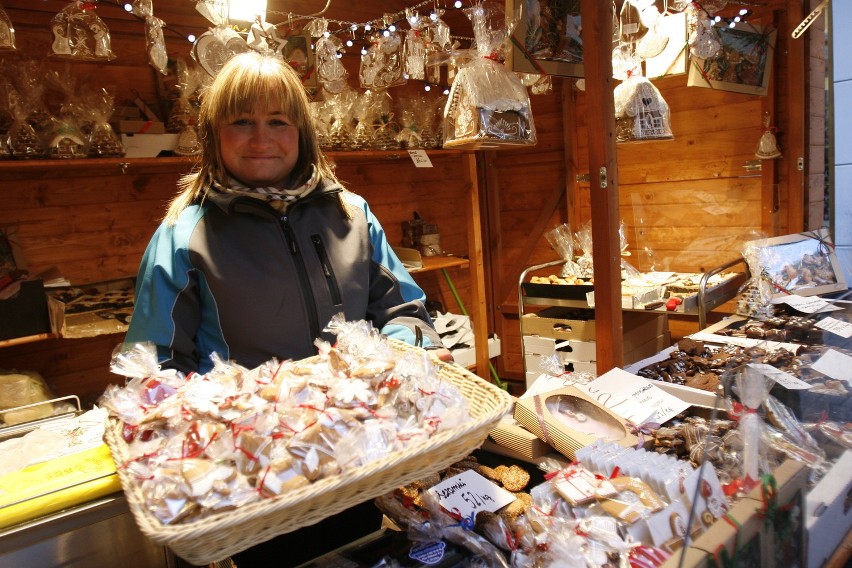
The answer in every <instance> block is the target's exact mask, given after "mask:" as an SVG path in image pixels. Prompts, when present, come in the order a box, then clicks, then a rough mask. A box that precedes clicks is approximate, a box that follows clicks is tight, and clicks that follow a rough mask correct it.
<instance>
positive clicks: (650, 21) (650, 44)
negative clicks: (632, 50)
mask: <svg viewBox="0 0 852 568" xmlns="http://www.w3.org/2000/svg"><path fill="white" fill-rule="evenodd" d="M667 16H668V12H667V11H666V10H665V8H664V9H663V13H662V14H661V13H660V11H659V10H658V9H657V7H656V6H655V5H653V4H651V5H650V6H648V7H646V8H644V9H643V10H642V12H640V14H639V18H640V19H641V21H642V23H643V25H645V26H646V27H647V28H648V33H646V34H645V35H644V36H643V37H642V39H640V40H639V41H637V42H636V55H638V56H639V57H640V58H641V59H650V58H652V57H656V56H658V55H659V54H661V53H662V52H663V50H664V49H665V48H666V46H667V45H668V43H669V36H668V35H667V34H666V32H665V29H666V28H665V27H664V25H663V19H664V18H666V17H667Z"/></svg>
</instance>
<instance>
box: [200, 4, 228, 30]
mask: <svg viewBox="0 0 852 568" xmlns="http://www.w3.org/2000/svg"><path fill="white" fill-rule="evenodd" d="M228 2H229V0H198V2H196V3H195V11H196V12H198V13H199V14H201V15H202V16H204V18H205V19H206V20H207V21H208V22H210V23H211V24H213V26H214V27H216V26H226V25H228V12H229V8H228Z"/></svg>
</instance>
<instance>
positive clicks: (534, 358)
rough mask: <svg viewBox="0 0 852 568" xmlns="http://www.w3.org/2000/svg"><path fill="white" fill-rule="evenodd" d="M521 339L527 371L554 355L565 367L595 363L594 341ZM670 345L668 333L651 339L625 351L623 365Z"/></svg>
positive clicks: (595, 343)
mask: <svg viewBox="0 0 852 568" xmlns="http://www.w3.org/2000/svg"><path fill="white" fill-rule="evenodd" d="M522 339H523V342H524V357H525V358H526V361H527V367H526V368H527V369H533V370H537V369H538V368H539V362H540V359H541V357H551V356H553V355H556V356H557V357H558V359H559V361H560V362H562V364H563V365H565V366H566V367H569V366H571V367H576V363H594V362H595V361H597V342H595V341H572V340H559V339H553V338H550V337H540V336H538V335H527V336H524V337H523V338H522ZM670 343H671V336H670V335H669V332H668V331H666V332H665V333H663V334H662V335H658V336H656V337H651V338H650V339H649V340H647V341H646V342H645V343H643V344H641V345H637V346H635V347H633V348H632V349H630V350H626V351H625V352H624V363H625V365H626V364H629V363H632V362H634V361H637V360H639V359H643V358H645V357H648V356H649V355H653V354H654V353H657V352H659V351H661V350H663V349H665V348H666V347H668V346H669V344H670ZM530 363H532V365H530ZM566 370H567V371H576V368H572V369H567V368H566Z"/></svg>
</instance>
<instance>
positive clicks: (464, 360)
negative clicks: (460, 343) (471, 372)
mask: <svg viewBox="0 0 852 568" xmlns="http://www.w3.org/2000/svg"><path fill="white" fill-rule="evenodd" d="M452 353H453V359H454V360H455V362H456V364H457V365H461V366H462V367H473V366H474V365H476V348H475V347H467V348H465V349H453V351H452ZM499 356H500V338H499V337H498V336H496V335H495V336H494V337H489V338H488V358H489V359H493V358H494V357H499Z"/></svg>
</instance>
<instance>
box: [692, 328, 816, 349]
mask: <svg viewBox="0 0 852 568" xmlns="http://www.w3.org/2000/svg"><path fill="white" fill-rule="evenodd" d="M689 338H690V339H694V340H696V341H703V342H705V343H717V344H721V345H736V346H737V347H746V348H748V347H763V348H764V349H766V350H767V351H775V350H777V349H784V350H785V351H789V352H790V353H798V352H799V349H800V348H801V347H802V346H801V345H800V344H798V343H784V342H782V341H767V340H766V339H752V338H751V337H731V336H728V335H716V334H715V333H707V332H705V331H699V332H698V333H693V334H692V335H690V336H689Z"/></svg>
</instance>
